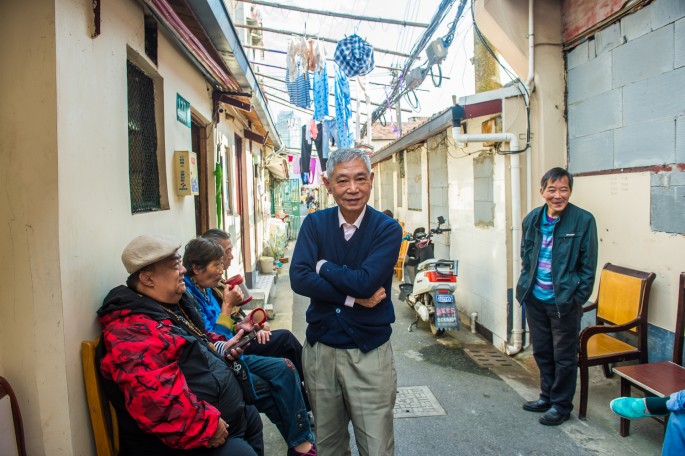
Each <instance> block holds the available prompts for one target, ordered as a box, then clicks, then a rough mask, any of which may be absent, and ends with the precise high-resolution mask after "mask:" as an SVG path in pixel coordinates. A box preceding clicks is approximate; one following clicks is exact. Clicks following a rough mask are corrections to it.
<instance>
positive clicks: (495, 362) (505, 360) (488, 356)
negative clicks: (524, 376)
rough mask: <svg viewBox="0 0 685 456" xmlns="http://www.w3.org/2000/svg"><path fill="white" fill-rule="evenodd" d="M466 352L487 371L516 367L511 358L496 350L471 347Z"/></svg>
mask: <svg viewBox="0 0 685 456" xmlns="http://www.w3.org/2000/svg"><path fill="white" fill-rule="evenodd" d="M464 352H465V353H466V354H467V355H469V356H470V357H471V359H473V360H474V361H475V362H476V364H478V365H479V366H480V367H484V368H486V369H492V368H494V367H515V366H516V364H515V363H514V361H512V360H511V358H509V357H508V356H507V355H505V354H504V353H502V352H500V351H498V350H496V349H494V348H478V347H469V348H464Z"/></svg>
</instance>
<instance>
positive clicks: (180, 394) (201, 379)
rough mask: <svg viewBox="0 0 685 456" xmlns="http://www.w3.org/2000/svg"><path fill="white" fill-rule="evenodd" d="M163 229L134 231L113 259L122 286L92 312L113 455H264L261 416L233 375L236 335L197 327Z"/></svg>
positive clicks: (174, 244) (173, 243)
mask: <svg viewBox="0 0 685 456" xmlns="http://www.w3.org/2000/svg"><path fill="white" fill-rule="evenodd" d="M180 246H181V243H180V242H179V241H177V240H175V239H173V238H171V237H168V236H139V237H137V238H136V239H134V240H133V241H131V242H130V243H129V244H128V246H127V247H126V249H125V250H124V253H123V254H122V256H121V258H122V261H123V263H124V266H125V267H126V270H127V271H128V272H129V273H130V274H131V275H130V276H129V278H128V280H127V282H126V283H127V286H119V287H116V288H114V289H113V290H112V291H110V292H109V294H108V295H107V297H106V298H105V301H104V303H103V305H102V307H101V308H100V309H99V310H98V316H99V319H100V323H101V324H102V329H103V334H102V339H101V342H100V345H99V347H98V362H99V364H100V371H101V373H102V380H103V382H102V383H103V389H104V391H105V394H106V395H107V397H108V398H109V400H110V401H111V402H112V405H113V406H114V408H115V410H116V412H117V420H118V424H119V433H120V437H121V438H120V441H121V454H122V455H141V456H152V455H185V454H188V455H191V454H192V455H211V456H224V455H226V456H255V455H263V454H264V445H263V439H262V423H261V419H260V417H259V413H258V412H257V410H256V409H255V408H254V407H253V406H251V405H246V404H245V400H244V396H243V389H242V387H241V385H240V384H239V383H238V379H237V378H236V375H235V374H234V370H235V369H236V365H235V364H232V363H229V362H227V357H228V360H229V361H231V360H234V359H238V357H239V355H240V354H241V353H242V350H240V349H233V348H232V347H233V346H234V345H235V344H236V343H237V342H238V340H239V338H240V337H241V336H242V335H243V331H242V330H241V331H239V332H238V334H237V335H236V337H234V338H232V339H230V340H228V341H226V339H225V338H224V337H223V336H219V335H217V334H214V333H210V332H206V331H205V330H204V324H203V322H202V318H201V317H200V316H199V314H198V313H197V310H196V307H195V305H194V303H193V302H192V301H191V298H189V297H188V296H187V295H186V294H185V291H186V287H185V283H184V281H183V275H184V273H185V268H184V267H183V264H182V263H181V256H180V255H179V253H178V249H179V247H180Z"/></svg>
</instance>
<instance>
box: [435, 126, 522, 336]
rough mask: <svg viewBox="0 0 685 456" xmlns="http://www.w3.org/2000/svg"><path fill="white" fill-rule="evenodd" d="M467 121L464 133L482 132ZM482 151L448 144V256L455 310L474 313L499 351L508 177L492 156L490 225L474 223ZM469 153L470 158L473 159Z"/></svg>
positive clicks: (503, 161) (503, 327)
mask: <svg viewBox="0 0 685 456" xmlns="http://www.w3.org/2000/svg"><path fill="white" fill-rule="evenodd" d="M481 120H482V119H480V118H479V119H476V120H474V121H471V122H469V128H468V131H471V132H475V131H480V122H481ZM480 149H483V146H482V144H480V143H470V144H469V145H468V147H466V148H463V149H462V148H459V147H456V145H455V144H454V143H453V142H451V145H450V151H449V154H448V156H447V165H448V169H449V205H450V213H449V223H450V227H451V228H452V232H451V234H450V257H451V258H453V259H456V260H459V277H458V279H457V281H458V285H457V293H456V297H457V306H458V308H459V310H460V311H461V312H463V313H464V314H466V315H470V314H471V312H478V319H479V322H480V323H481V324H482V325H483V326H485V327H486V328H487V329H489V330H490V331H492V333H493V338H494V340H493V342H494V343H495V345H496V346H498V345H499V344H500V343H501V342H502V341H505V340H506V339H507V280H508V269H507V268H508V266H507V265H509V264H510V262H509V259H508V256H507V234H508V233H507V222H506V221H507V214H506V203H505V201H506V200H505V198H506V194H507V191H506V176H505V173H506V172H507V170H508V166H507V165H508V159H507V158H506V157H504V156H501V155H495V158H494V164H493V195H494V200H495V219H494V226H492V227H483V226H475V224H474V202H473V188H474V178H473V157H475V156H477V155H476V152H477V151H478V150H480ZM468 154H474V155H473V157H471V156H468Z"/></svg>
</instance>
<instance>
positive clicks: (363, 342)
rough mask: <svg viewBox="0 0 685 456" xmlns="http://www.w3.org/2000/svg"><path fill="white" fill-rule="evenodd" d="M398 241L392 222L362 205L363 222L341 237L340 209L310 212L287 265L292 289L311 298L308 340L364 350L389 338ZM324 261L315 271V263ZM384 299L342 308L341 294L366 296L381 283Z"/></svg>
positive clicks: (397, 229)
mask: <svg viewBox="0 0 685 456" xmlns="http://www.w3.org/2000/svg"><path fill="white" fill-rule="evenodd" d="M401 243H402V228H401V227H400V225H399V223H397V221H396V220H394V219H392V218H390V217H388V216H387V215H385V214H383V213H381V212H379V211H377V210H375V209H373V208H372V207H370V206H366V214H364V218H363V219H362V222H361V226H360V227H359V229H358V230H357V231H356V232H355V233H354V235H353V236H352V237H351V238H350V240H349V241H346V240H345V237H344V235H343V229H342V227H341V226H339V224H338V207H337V206H336V207H332V208H329V209H325V210H322V211H316V212H313V213H311V214H309V215H308V216H307V217H306V218H305V219H304V222H303V223H302V227H301V228H300V234H299V235H298V237H297V244H296V245H295V251H294V252H293V259H292V264H291V265H290V285H291V287H292V289H293V291H294V292H295V293H297V294H300V295H302V296H307V297H309V298H311V303H310V305H309V308H308V309H307V323H308V326H307V341H309V343H310V344H311V345H313V344H314V343H316V342H321V343H323V344H326V345H329V346H331V347H335V348H359V349H360V350H361V351H363V352H368V351H370V350H373V349H375V348H378V347H379V346H381V345H383V344H384V343H385V342H387V341H388V340H389V339H390V334H391V333H392V329H391V327H390V325H391V323H393V322H394V321H395V312H394V309H393V305H392V300H391V299H390V296H391V291H392V290H391V288H392V275H393V269H394V267H395V263H396V262H397V256H398V254H399V250H400V244H401ZM319 260H326V261H327V262H326V263H325V264H324V265H323V266H322V267H321V270H320V271H319V274H317V273H316V263H317V262H318V261H319ZM381 286H382V287H384V288H385V293H386V296H387V297H386V298H385V299H384V300H383V301H382V302H380V303H378V305H376V306H375V307H373V308H371V309H369V308H366V307H363V306H360V305H359V304H355V305H354V306H353V307H346V306H345V298H346V297H347V296H353V297H355V298H364V299H365V298H370V297H371V296H372V295H373V294H374V293H375V292H376V290H378V288H380V287H381Z"/></svg>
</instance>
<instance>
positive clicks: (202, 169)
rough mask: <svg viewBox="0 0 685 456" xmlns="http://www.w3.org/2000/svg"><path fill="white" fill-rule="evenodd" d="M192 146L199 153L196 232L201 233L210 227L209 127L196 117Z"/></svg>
mask: <svg viewBox="0 0 685 456" xmlns="http://www.w3.org/2000/svg"><path fill="white" fill-rule="evenodd" d="M190 137H191V147H192V150H193V152H195V153H196V154H197V179H198V183H199V184H200V189H199V190H200V194H199V195H195V197H194V198H195V233H196V234H197V235H198V236H199V235H200V234H202V233H204V232H205V231H207V229H208V228H209V197H208V195H207V189H208V188H209V186H208V182H207V180H208V179H209V178H210V177H211V175H210V174H209V173H207V128H206V127H203V126H202V124H201V123H200V122H198V121H197V120H196V119H195V118H193V119H192V123H191V126H190Z"/></svg>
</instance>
